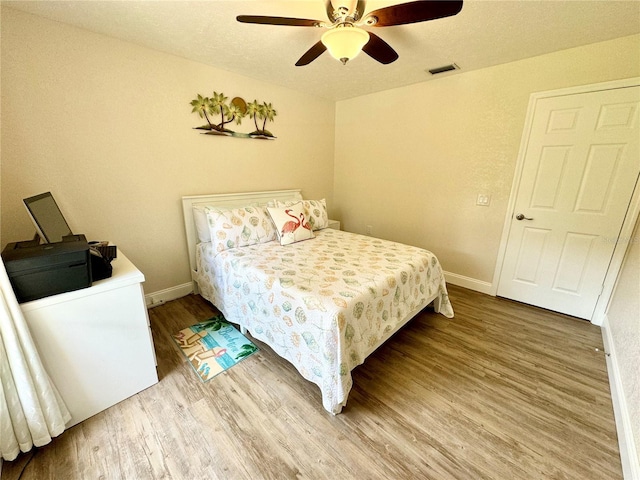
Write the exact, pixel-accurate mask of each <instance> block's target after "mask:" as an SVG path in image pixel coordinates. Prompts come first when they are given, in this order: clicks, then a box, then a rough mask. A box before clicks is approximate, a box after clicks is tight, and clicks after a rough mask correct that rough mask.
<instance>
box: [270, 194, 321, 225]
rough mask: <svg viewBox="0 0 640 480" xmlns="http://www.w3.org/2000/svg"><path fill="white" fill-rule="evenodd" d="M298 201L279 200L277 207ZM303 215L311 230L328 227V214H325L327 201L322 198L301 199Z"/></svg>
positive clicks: (287, 205)
mask: <svg viewBox="0 0 640 480" xmlns="http://www.w3.org/2000/svg"><path fill="white" fill-rule="evenodd" d="M294 203H298V202H280V201H278V207H289V206H291V205H293V204H294ZM302 206H303V207H304V216H305V218H306V219H307V222H308V223H309V225H311V229H312V230H322V229H323V228H328V227H329V216H328V215H327V202H326V201H325V199H324V198H323V199H322V200H302Z"/></svg>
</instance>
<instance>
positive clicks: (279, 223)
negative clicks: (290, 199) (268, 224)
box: [267, 202, 313, 245]
mask: <svg viewBox="0 0 640 480" xmlns="http://www.w3.org/2000/svg"><path fill="white" fill-rule="evenodd" d="M267 211H268V212H269V215H270V216H271V219H272V220H273V223H274V225H275V227H276V232H277V235H278V239H279V240H280V245H289V244H291V243H295V242H300V241H302V240H307V239H309V238H313V231H312V230H311V225H309V223H308V222H307V221H306V218H305V216H304V207H303V206H302V203H301V202H299V203H295V204H293V205H290V206H287V207H281V208H273V207H267Z"/></svg>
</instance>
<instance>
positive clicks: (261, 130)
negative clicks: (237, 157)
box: [191, 92, 277, 140]
mask: <svg viewBox="0 0 640 480" xmlns="http://www.w3.org/2000/svg"><path fill="white" fill-rule="evenodd" d="M227 100H228V98H227V97H225V96H224V93H217V92H213V96H212V97H203V96H202V95H200V94H199V93H198V94H197V96H196V98H194V99H193V100H191V106H192V107H193V109H192V110H191V113H197V114H198V116H199V117H200V118H204V119H205V120H206V121H207V124H206V125H201V126H199V127H194V128H195V129H196V130H206V132H203V133H204V134H205V135H223V136H227V137H241V138H261V139H268V140H273V139H274V138H276V137H274V136H273V133H271V132H270V131H269V130H267V129H266V126H267V122H273V121H274V119H275V117H276V115H277V113H276V111H275V109H274V108H273V106H272V105H271V103H267V102H262V103H258V101H257V100H254V101H253V102H251V103H249V104H247V102H245V101H244V100H243V99H242V98H240V97H235V98H233V99H232V100H231V101H230V102H227ZM217 115H220V117H219V119H220V122H218V123H215V121H214V120H213V118H214V117H215V116H217ZM244 117H249V118H251V119H253V124H254V126H255V130H254V131H253V132H251V133H241V132H236V131H234V130H231V129H229V128H227V126H226V125H228V124H234V123H235V124H236V125H240V124H241V123H242V119H243V118H244Z"/></svg>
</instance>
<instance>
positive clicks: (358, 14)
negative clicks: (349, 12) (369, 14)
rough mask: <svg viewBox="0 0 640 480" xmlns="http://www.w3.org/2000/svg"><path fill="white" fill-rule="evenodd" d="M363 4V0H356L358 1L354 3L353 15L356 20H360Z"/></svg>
mask: <svg viewBox="0 0 640 480" xmlns="http://www.w3.org/2000/svg"><path fill="white" fill-rule="evenodd" d="M365 4H366V2H365V0H358V2H357V3H356V8H355V11H354V13H353V16H354V18H355V19H356V20H360V19H361V18H362V16H363V15H364V8H365Z"/></svg>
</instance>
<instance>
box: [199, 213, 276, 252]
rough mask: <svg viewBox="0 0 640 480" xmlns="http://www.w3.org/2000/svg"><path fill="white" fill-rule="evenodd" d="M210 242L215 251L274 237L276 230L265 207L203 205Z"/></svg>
mask: <svg viewBox="0 0 640 480" xmlns="http://www.w3.org/2000/svg"><path fill="white" fill-rule="evenodd" d="M205 211H206V212H207V219H208V220H209V232H210V235H211V242H212V243H213V246H214V249H215V251H216V252H218V253H219V252H222V251H223V250H228V249H230V248H236V247H246V246H247V245H255V244H256V243H265V242H270V241H272V240H275V239H276V231H275V228H274V226H273V223H272V222H271V218H270V217H269V214H268V213H267V211H266V209H265V207H242V208H234V209H230V210H229V209H220V208H215V207H205Z"/></svg>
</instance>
